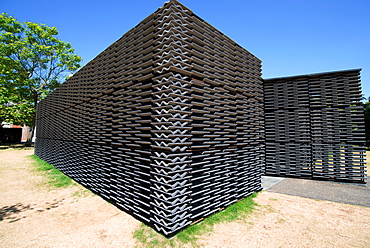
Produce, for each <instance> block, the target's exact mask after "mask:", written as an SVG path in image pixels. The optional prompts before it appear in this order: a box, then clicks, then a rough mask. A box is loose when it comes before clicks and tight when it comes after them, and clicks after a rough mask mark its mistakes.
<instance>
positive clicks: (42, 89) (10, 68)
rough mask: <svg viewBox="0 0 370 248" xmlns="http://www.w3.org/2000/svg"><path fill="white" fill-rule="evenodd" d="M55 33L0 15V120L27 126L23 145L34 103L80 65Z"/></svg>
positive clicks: (79, 59) (4, 14)
mask: <svg viewBox="0 0 370 248" xmlns="http://www.w3.org/2000/svg"><path fill="white" fill-rule="evenodd" d="M57 35H58V31H57V29H56V28H55V27H48V26H46V25H45V24H37V23H33V22H24V23H21V22H19V21H17V20H16V19H15V18H14V17H12V16H9V15H8V14H6V13H3V14H1V15H0V122H2V121H6V122H9V123H14V124H21V125H23V124H25V125H27V126H29V127H31V130H32V131H31V135H30V137H29V140H27V142H26V145H30V144H31V139H32V134H33V129H34V127H35V119H36V108H37V103H38V102H39V101H40V100H42V99H43V98H44V97H46V96H47V95H48V94H49V93H50V92H52V91H53V90H54V89H55V88H57V87H58V86H59V85H60V84H61V83H62V81H63V80H64V79H65V78H66V76H67V75H69V74H71V73H73V72H74V71H75V70H77V69H78V68H79V67H80V64H79V63H80V62H81V57H79V56H77V55H76V54H75V53H74V49H73V48H72V46H71V44H70V43H68V42H64V41H61V40H59V39H58V38H57V37H56V36H57Z"/></svg>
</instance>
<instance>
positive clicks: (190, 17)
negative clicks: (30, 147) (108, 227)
mask: <svg viewBox="0 0 370 248" xmlns="http://www.w3.org/2000/svg"><path fill="white" fill-rule="evenodd" d="M262 97H263V84H262V79H261V61H260V60H259V59H258V58H256V57H255V56H254V55H252V54H251V53H249V52H248V51H247V50H245V49H243V48H242V47H240V46H239V45H237V44H236V43H235V42H233V41H232V40H231V39H229V38H228V37H226V36H225V35H224V34H222V33H221V32H220V31H218V30H217V29H215V28H214V27H213V26H211V25H210V24H208V23H207V22H205V21H203V20H202V19H201V18H199V17H198V16H196V15H195V14H193V13H192V11H191V10H189V9H187V8H186V7H184V6H183V5H181V4H180V3H178V2H177V1H170V2H167V3H165V5H164V6H163V7H162V8H160V9H158V10H157V11H156V12H155V13H153V14H151V15H150V16H148V17H147V18H146V19H145V20H143V21H142V22H141V23H139V24H138V25H137V26H136V27H135V28H133V29H131V30H130V31H129V32H127V33H126V34H125V35H124V36H122V37H121V38H120V39H119V40H118V41H116V42H115V43H113V44H112V45H111V46H110V47H108V48H107V49H106V50H105V51H103V52H102V53H101V54H100V55H98V56H97V57H96V58H95V59H94V60H92V61H91V62H89V63H88V64H87V65H86V66H84V67H83V68H82V69H81V70H80V71H79V72H77V73H76V74H75V75H74V76H73V77H72V78H70V79H69V80H68V81H67V82H66V83H64V84H62V85H61V86H60V87H59V88H58V89H57V90H55V91H54V92H53V93H52V94H50V95H49V96H48V97H47V98H45V99H44V100H43V101H41V103H40V104H39V106H38V111H37V118H38V121H37V141H36V150H35V153H36V154H37V155H38V156H39V157H40V158H42V159H44V160H45V161H47V162H49V163H50V164H52V165H54V166H55V167H57V168H58V169H60V170H61V171H63V172H64V173H65V174H67V175H68V176H70V177H72V178H73V179H74V180H76V181H77V182H79V183H80V184H82V185H83V186H85V187H87V188H89V189H91V190H92V191H93V192H95V193H97V194H99V195H100V196H102V197H103V198H104V199H106V200H108V201H110V202H112V203H113V204H115V205H116V206H118V207H119V208H121V209H123V210H125V211H127V212H128V213H131V214H132V215H133V216H135V217H137V218H139V219H140V220H143V221H144V222H146V223H147V224H149V225H151V226H153V227H154V228H155V229H156V230H157V231H158V232H161V233H163V234H165V235H167V236H171V235H173V234H174V233H176V232H177V231H179V230H181V229H182V228H184V227H186V226H187V225H189V224H191V223H192V222H194V221H197V220H199V219H201V218H203V217H205V216H207V215H210V214H212V213H214V212H216V211H219V210H220V209H221V208H223V207H225V206H228V205H230V204H232V203H234V202H236V201H238V200H240V199H242V198H244V197H246V196H248V195H250V194H252V193H253V192H256V191H259V190H261V185H260V178H261V167H262V166H263V164H264V131H263V119H264V117H263V100H262Z"/></svg>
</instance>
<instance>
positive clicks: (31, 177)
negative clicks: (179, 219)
mask: <svg viewBox="0 0 370 248" xmlns="http://www.w3.org/2000/svg"><path fill="white" fill-rule="evenodd" d="M32 153H33V151H32V150H1V151H0V181H1V184H0V192H1V197H0V247H7V248H8V247H10V248H12V247H17V248H18V247H44V248H46V247H58V248H59V247H135V244H136V243H135V239H134V238H133V237H132V233H133V231H135V230H137V229H138V228H140V222H138V221H137V220H135V219H134V218H133V217H131V216H130V215H128V214H126V213H124V212H122V211H120V210H118V209H117V208H115V207H114V206H112V205H111V204H109V203H107V202H105V201H104V200H102V199H101V198H100V197H98V196H94V195H92V194H91V193H88V192H86V191H85V190H84V189H83V188H82V187H80V186H72V187H69V188H65V189H50V187H49V186H48V185H47V184H46V181H45V178H44V177H43V176H41V175H40V173H39V172H35V171H33V166H32V164H31V161H30V159H29V158H28V157H27V156H28V155H31V154H32ZM256 202H257V203H258V204H259V206H258V207H257V209H256V211H255V212H254V213H253V214H251V215H250V217H249V218H247V219H244V220H241V221H236V222H232V223H224V224H219V225H216V226H215V228H214V231H213V232H212V233H210V234H207V235H204V236H202V237H200V238H199V241H198V243H199V246H200V247H370V238H369V237H370V208H366V207H361V206H353V205H346V204H340V203H334V202H328V201H317V200H311V199H307V198H301V197H297V196H290V195H283V194H279V193H273V192H267V191H264V192H262V193H260V194H259V195H258V197H257V198H256ZM139 247H142V246H139ZM181 247H189V246H188V245H186V246H181ZM161 248H162V247H161Z"/></svg>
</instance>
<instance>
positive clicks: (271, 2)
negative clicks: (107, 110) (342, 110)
mask: <svg viewBox="0 0 370 248" xmlns="http://www.w3.org/2000/svg"><path fill="white" fill-rule="evenodd" d="M180 2H181V3H183V4H184V5H186V6H187V7H188V8H190V9H191V10H192V11H193V12H194V13H195V14H197V15H198V16H200V17H201V18H203V19H204V20H206V21H207V22H209V23H210V24H212V25H213V26H214V27H216V28H217V29H219V30H220V31H221V32H223V33H224V34H225V35H227V36H229V37H230V38H231V39H233V40H234V41H235V42H237V43H238V44H240V45H241V46H243V47H244V48H245V49H247V50H249V51H250V52H252V53H253V54H254V55H256V56H257V57H259V58H260V59H261V60H262V61H263V62H262V66H263V67H262V69H263V71H262V72H263V77H264V78H273V77H282V76H293V75H299V74H311V73H319V72H325V71H336V70H346V69H355V68H362V72H361V78H362V88H363V94H365V96H367V97H368V96H370V0H231V1H225V0H182V1H180ZM163 3H164V1H163V0H136V1H127V0H106V1H102V0H99V1H97V0H63V1H50V0H32V1H30V0H0V11H1V12H7V13H8V14H9V15H11V16H13V17H15V18H17V19H18V20H19V21H21V22H24V21H31V22H37V23H44V24H46V25H48V26H55V27H57V28H58V30H59V38H60V39H61V40H63V41H68V42H71V43H72V46H73V47H74V48H75V50H76V53H77V54H78V55H79V56H81V57H82V58H83V64H86V63H87V62H89V61H90V60H91V59H93V58H94V57H95V56H96V55H98V54H99V53H100V52H102V51H103V50H104V49H105V48H106V47H108V46H109V45H110V44H111V43H113V42H114V41H116V40H117V39H118V38H119V37H121V36H122V35H123V34H125V33H126V32H127V31H128V30H130V29H131V28H132V27H134V26H135V25H136V24H138V23H139V22H140V21H141V20H143V19H144V18H145V17H147V16H148V15H149V14H151V13H152V12H154V11H155V10H156V9H157V8H158V7H161V6H162V5H163Z"/></svg>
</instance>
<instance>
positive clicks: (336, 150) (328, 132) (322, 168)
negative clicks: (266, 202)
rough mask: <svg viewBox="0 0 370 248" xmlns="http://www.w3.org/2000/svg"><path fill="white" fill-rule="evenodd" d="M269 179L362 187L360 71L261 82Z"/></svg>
mask: <svg viewBox="0 0 370 248" xmlns="http://www.w3.org/2000/svg"><path fill="white" fill-rule="evenodd" d="M264 87H265V88H264V95H265V118H266V120H265V131H266V167H265V173H266V174H267V175H278V176H295V177H306V178H314V179H325V180H336V181H348V182H359V183H365V182H366V169H365V168H366V167H365V166H366V163H365V138H364V113H363V108H362V104H361V86H360V70H347V71H337V72H328V73H320V74H312V75H302V76H295V77H286V78H275V79H269V80H265V82H264Z"/></svg>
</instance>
